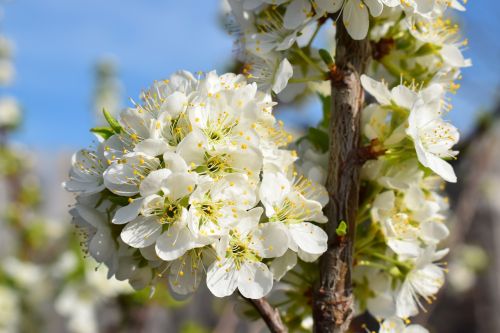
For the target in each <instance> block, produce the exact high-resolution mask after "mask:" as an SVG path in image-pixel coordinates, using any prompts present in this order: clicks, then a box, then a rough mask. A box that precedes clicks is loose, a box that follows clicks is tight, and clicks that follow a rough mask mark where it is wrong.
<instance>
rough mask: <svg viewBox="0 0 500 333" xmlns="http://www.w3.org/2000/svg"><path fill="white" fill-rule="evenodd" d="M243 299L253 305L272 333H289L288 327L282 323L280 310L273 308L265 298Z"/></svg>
mask: <svg viewBox="0 0 500 333" xmlns="http://www.w3.org/2000/svg"><path fill="white" fill-rule="evenodd" d="M242 297H243V296H242ZM243 298H244V299H245V300H247V301H248V302H249V303H250V304H252V305H253V307H254V308H255V310H257V312H258V313H259V314H260V316H261V317H262V319H264V321H265V322H266V325H267V327H268V328H269V330H270V331H271V332H272V333H287V332H288V329H287V327H286V326H285V325H284V324H283V322H282V321H281V316H280V313H279V311H278V309H275V308H273V307H272V306H271V304H269V302H268V301H267V300H266V299H265V298H264V297H263V298H259V299H250V298H246V297H243Z"/></svg>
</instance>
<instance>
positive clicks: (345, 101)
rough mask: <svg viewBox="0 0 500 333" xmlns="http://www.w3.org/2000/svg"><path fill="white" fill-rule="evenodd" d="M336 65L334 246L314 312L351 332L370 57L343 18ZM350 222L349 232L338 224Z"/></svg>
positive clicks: (331, 178) (323, 267) (329, 326)
mask: <svg viewBox="0 0 500 333" xmlns="http://www.w3.org/2000/svg"><path fill="white" fill-rule="evenodd" d="M336 38H337V49H336V55H335V67H334V68H332V70H331V90H332V109H331V117H330V157H329V169H328V178H327V184H326V187H327V190H328V193H329V198H330V202H329V204H328V205H327V207H325V214H326V216H327V217H328V221H329V222H328V224H327V226H326V231H327V234H328V250H327V251H326V252H325V253H324V254H323V255H322V256H321V258H320V280H319V283H318V285H317V286H316V287H315V291H314V300H313V317H314V331H315V332H318V333H319V332H321V333H324V332H327V333H328V332H335V333H342V332H346V331H347V330H348V328H349V325H350V323H351V320H352V316H353V303H354V300H353V295H352V286H351V270H352V253H353V245H354V237H355V230H356V225H355V223H356V214H357V209H358V201H359V183H360V169H361V163H359V159H358V156H359V141H360V118H361V117H360V116H361V108H362V105H363V96H364V94H363V89H362V88H361V83H360V79H359V77H360V74H361V73H363V71H364V68H365V66H366V63H367V62H368V60H369V58H370V54H371V52H370V44H369V42H368V41H367V40H366V39H365V40H362V41H355V40H352V39H351V37H350V36H349V34H348V33H347V31H346V29H345V27H344V26H343V24H342V23H341V22H338V24H337V37H336ZM341 221H345V222H346V223H347V226H348V229H347V235H345V236H343V237H338V236H337V235H336V232H335V231H336V228H337V226H338V224H339V223H340V222H341Z"/></svg>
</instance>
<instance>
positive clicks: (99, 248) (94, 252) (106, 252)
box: [89, 229, 114, 262]
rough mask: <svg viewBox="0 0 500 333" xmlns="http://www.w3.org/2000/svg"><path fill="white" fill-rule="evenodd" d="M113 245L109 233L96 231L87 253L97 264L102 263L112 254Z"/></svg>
mask: <svg viewBox="0 0 500 333" xmlns="http://www.w3.org/2000/svg"><path fill="white" fill-rule="evenodd" d="M113 244H114V243H113V240H112V238H111V235H110V234H109V231H107V230H102V229H101V230H98V231H97V233H96V234H95V235H94V236H93V237H92V240H91V241H90V243H89V253H90V255H91V256H92V257H93V258H94V259H95V260H96V261H97V262H104V261H106V260H108V259H109V257H110V256H111V255H112V254H113V251H114V246H113Z"/></svg>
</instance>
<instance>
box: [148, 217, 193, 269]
mask: <svg viewBox="0 0 500 333" xmlns="http://www.w3.org/2000/svg"><path fill="white" fill-rule="evenodd" d="M178 224H180V223H175V224H173V225H171V226H170V228H169V229H168V231H165V232H164V233H163V234H161V236H159V237H158V239H157V240H156V254H158V257H160V258H162V259H163V260H167V261H170V260H175V259H177V258H179V257H181V256H182V255H183V254H184V253H186V251H187V250H190V249H192V248H194V247H195V244H194V242H193V235H192V234H191V232H190V231H189V229H188V228H187V226H185V225H178Z"/></svg>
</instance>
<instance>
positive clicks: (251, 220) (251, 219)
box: [236, 207, 264, 237]
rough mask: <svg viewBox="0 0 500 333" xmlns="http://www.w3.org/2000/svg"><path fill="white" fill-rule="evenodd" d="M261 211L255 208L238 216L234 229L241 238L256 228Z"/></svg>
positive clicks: (259, 208)
mask: <svg viewBox="0 0 500 333" xmlns="http://www.w3.org/2000/svg"><path fill="white" fill-rule="evenodd" d="M263 211H264V210H263V209H262V207H255V208H254V209H251V210H249V211H247V212H241V213H240V214H239V217H238V224H237V225H236V229H237V230H238V232H239V234H240V235H241V236H242V237H245V236H246V235H248V233H250V232H251V231H253V230H255V229H256V228H257V226H258V224H259V220H260V217H261V215H262V212H263Z"/></svg>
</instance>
